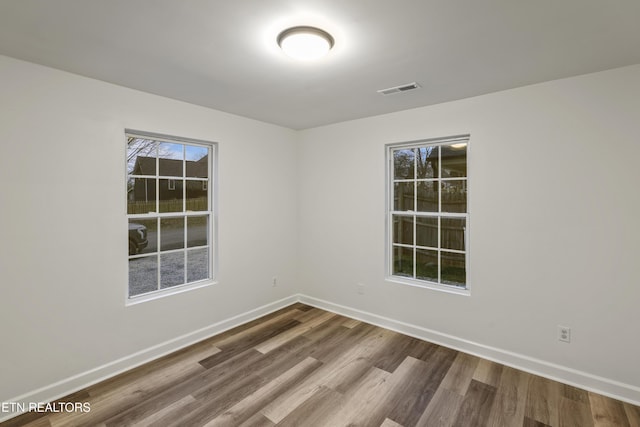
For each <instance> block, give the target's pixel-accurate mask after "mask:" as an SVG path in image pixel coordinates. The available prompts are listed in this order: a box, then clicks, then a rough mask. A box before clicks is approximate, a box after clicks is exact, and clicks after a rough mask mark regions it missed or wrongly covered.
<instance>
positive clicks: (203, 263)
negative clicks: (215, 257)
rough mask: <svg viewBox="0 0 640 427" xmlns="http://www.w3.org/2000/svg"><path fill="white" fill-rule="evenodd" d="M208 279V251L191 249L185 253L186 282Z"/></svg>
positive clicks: (205, 249)
mask: <svg viewBox="0 0 640 427" xmlns="http://www.w3.org/2000/svg"><path fill="white" fill-rule="evenodd" d="M208 278H209V249H207V248H202V249H193V250H190V251H188V252H187V282H195V281H198V280H204V279H208Z"/></svg>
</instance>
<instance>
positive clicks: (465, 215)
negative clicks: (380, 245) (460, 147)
mask: <svg viewBox="0 0 640 427" xmlns="http://www.w3.org/2000/svg"><path fill="white" fill-rule="evenodd" d="M456 143H465V144H466V146H465V147H464V151H465V169H466V175H465V176H463V177H443V176H442V170H443V168H442V147H443V146H452V145H454V144H456ZM428 146H434V147H437V150H438V153H437V164H438V177H437V178H418V156H419V153H420V148H424V147H428ZM406 150H412V152H413V160H412V161H413V179H402V178H401V179H396V176H395V174H396V168H395V161H394V160H395V156H394V153H395V152H396V151H406ZM388 153H389V162H388V165H389V166H388V167H389V169H388V171H389V173H388V176H389V178H390V179H389V181H388V182H389V191H388V193H387V194H388V195H389V200H388V209H389V213H390V214H389V215H388V221H389V222H388V237H387V239H388V242H389V245H388V247H389V248H390V251H389V255H388V262H389V264H388V265H389V267H388V272H389V274H390V275H391V276H393V277H399V278H401V279H405V278H406V277H405V276H401V275H397V274H396V273H394V270H395V265H394V261H396V258H395V256H396V255H395V249H396V248H405V249H411V250H412V253H413V257H412V263H413V277H412V278H411V279H412V280H414V281H417V282H423V283H426V284H432V285H435V286H438V287H448V288H455V289H462V290H464V289H468V266H469V254H468V247H469V246H468V230H469V205H468V175H469V173H468V155H469V137H468V136H464V137H454V138H447V139H438V140H425V141H417V142H414V143H407V144H393V145H389V146H388ZM447 181H463V182H464V185H463V188H464V192H465V204H466V211H465V212H446V211H444V212H443V211H442V208H443V206H442V205H443V203H442V197H443V191H442V183H443V182H447ZM410 182H413V183H414V191H413V208H414V209H413V210H405V211H400V210H395V209H394V208H395V203H396V202H395V197H396V193H395V184H397V183H410ZM420 182H433V183H437V186H438V212H435V211H418V210H417V209H418V183H420ZM398 216H405V217H406V216H412V217H413V233H414V235H413V245H407V244H399V243H395V242H394V241H393V225H394V220H395V218H396V217H398ZM417 217H434V218H437V220H438V238H437V243H438V248H432V247H428V246H421V245H417V237H416V228H417V220H416V219H417ZM448 218H452V219H453V218H461V219H464V220H465V222H464V228H463V240H462V241H463V244H464V250H456V249H449V248H443V247H442V220H443V219H448ZM418 250H432V251H436V252H437V257H438V278H437V280H438V281H437V282H433V281H428V280H424V279H419V278H418V277H417V252H418ZM443 253H444V254H447V253H451V254H462V255H464V259H465V266H464V271H465V279H464V281H465V283H464V284H463V285H453V284H449V283H444V282H443V280H442V254H443Z"/></svg>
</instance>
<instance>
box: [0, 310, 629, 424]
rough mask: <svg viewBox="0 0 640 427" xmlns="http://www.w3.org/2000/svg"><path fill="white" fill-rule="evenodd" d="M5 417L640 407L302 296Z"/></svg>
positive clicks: (507, 416)
mask: <svg viewBox="0 0 640 427" xmlns="http://www.w3.org/2000/svg"><path fill="white" fill-rule="evenodd" d="M60 401H61V402H89V403H90V404H91V411H90V412H88V413H67V414H64V413H27V414H24V415H21V416H19V417H16V418H14V419H12V420H9V421H7V422H5V423H2V424H0V425H1V426H3V427H9V426H32V427H45V426H46V427H59V426H60V427H61V426H73V427H77V426H104V427H112V426H163V427H164V426H181V427H185V426H187V427H192V426H194V427H195V426H207V427H213V426H224V427H228V426H243V427H273V426H304V427H315V426H328V427H339V426H366V427H368V426H372V427H379V426H383V427H413V426H428V427H438V426H461V427H474V426H491V427H501V426H503V427H520V426H523V427H534V426H535V427H545V426H554V427H555V426H560V427H569V426H576V427H603V426H616V427H617V426H628V427H640V407H637V406H633V405H630V404H627V403H623V402H620V401H617V400H614V399H611V398H608V397H604V396H601V395H597V394H594V393H590V392H587V391H584V390H580V389H577V388H575V387H571V386H567V385H564V384H561V383H558V382H555V381H551V380H548V379H545V378H541V377H537V376H534V375H530V374H527V373H525V372H522V371H518V370H516V369H513V368H509V367H507V366H503V365H500V364H497V363H493V362H490V361H488V360H483V359H480V358H478V357H475V356H471V355H468V354H465V353H460V352H457V351H455V350H451V349H448V348H445V347H441V346H438V345H435V344H431V343H428V342H425V341H421V340H418V339H415V338H411V337H407V336H405V335H402V334H399V333H396V332H392V331H389V330H386V329H382V328H379V327H376V326H372V325H369V324H366V323H362V322H359V321H357V320H353V319H348V318H346V317H343V316H340V315H337V314H334V313H329V312H326V311H323V310H320V309H317V308H313V307H309V306H306V305H303V304H300V303H298V304H294V305H291V306H289V307H286V308H284V309H282V310H279V311H277V312H275V313H271V314H269V315H268V316H265V317H263V318H261V319H258V320H255V321H252V322H249V323H247V324H245V325H242V326H239V327H237V328H235V329H232V330H230V331H227V332H224V333H222V334H220V335H217V336H215V337H213V338H210V339H207V340H205V341H202V342H200V343H198V344H196V345H193V346H191V347H189V348H186V349H183V350H181V351H178V352H176V353H173V354H171V355H169V356H166V357H163V358H161V359H159V360H156V361H154V362H151V363H148V364H146V365H144V366H141V367H139V368H136V369H133V370H131V371H129V372H126V373H124V374H121V375H118V376H116V377H114V378H111V379H109V380H107V381H104V382H101V383H99V384H96V385H93V386H91V387H88V388H86V389H84V390H81V391H79V392H77V393H74V394H73V395H70V396H67V397H65V398H63V399H60Z"/></svg>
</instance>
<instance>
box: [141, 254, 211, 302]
mask: <svg viewBox="0 0 640 427" xmlns="http://www.w3.org/2000/svg"><path fill="white" fill-rule="evenodd" d="M208 252H209V249H208V248H199V249H189V250H187V265H186V270H187V282H195V281H198V280H204V279H207V278H209V256H208ZM184 274H185V261H184V252H183V251H179V252H170V253H161V254H160V289H165V288H170V287H172V286H178V285H183V284H184V283H185V281H184V279H185V278H184ZM157 289H158V255H157V254H154V255H150V256H147V257H142V258H133V259H130V260H129V295H130V296H135V295H141V294H144V293H147V292H151V291H155V290H157Z"/></svg>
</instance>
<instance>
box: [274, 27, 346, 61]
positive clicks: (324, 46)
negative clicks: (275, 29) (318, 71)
mask: <svg viewBox="0 0 640 427" xmlns="http://www.w3.org/2000/svg"><path fill="white" fill-rule="evenodd" d="M333 43H334V40H333V37H331V34H329V33H327V32H326V31H324V30H321V29H320V28H315V27H292V28H288V29H286V30H284V31H283V32H281V33H280V34H278V46H280V48H281V49H282V50H283V51H284V53H286V54H287V55H288V56H290V57H292V58H294V59H299V60H302V61H310V60H314V59H318V58H322V57H323V56H325V55H326V54H327V53H329V51H330V50H331V48H332V47H333Z"/></svg>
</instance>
